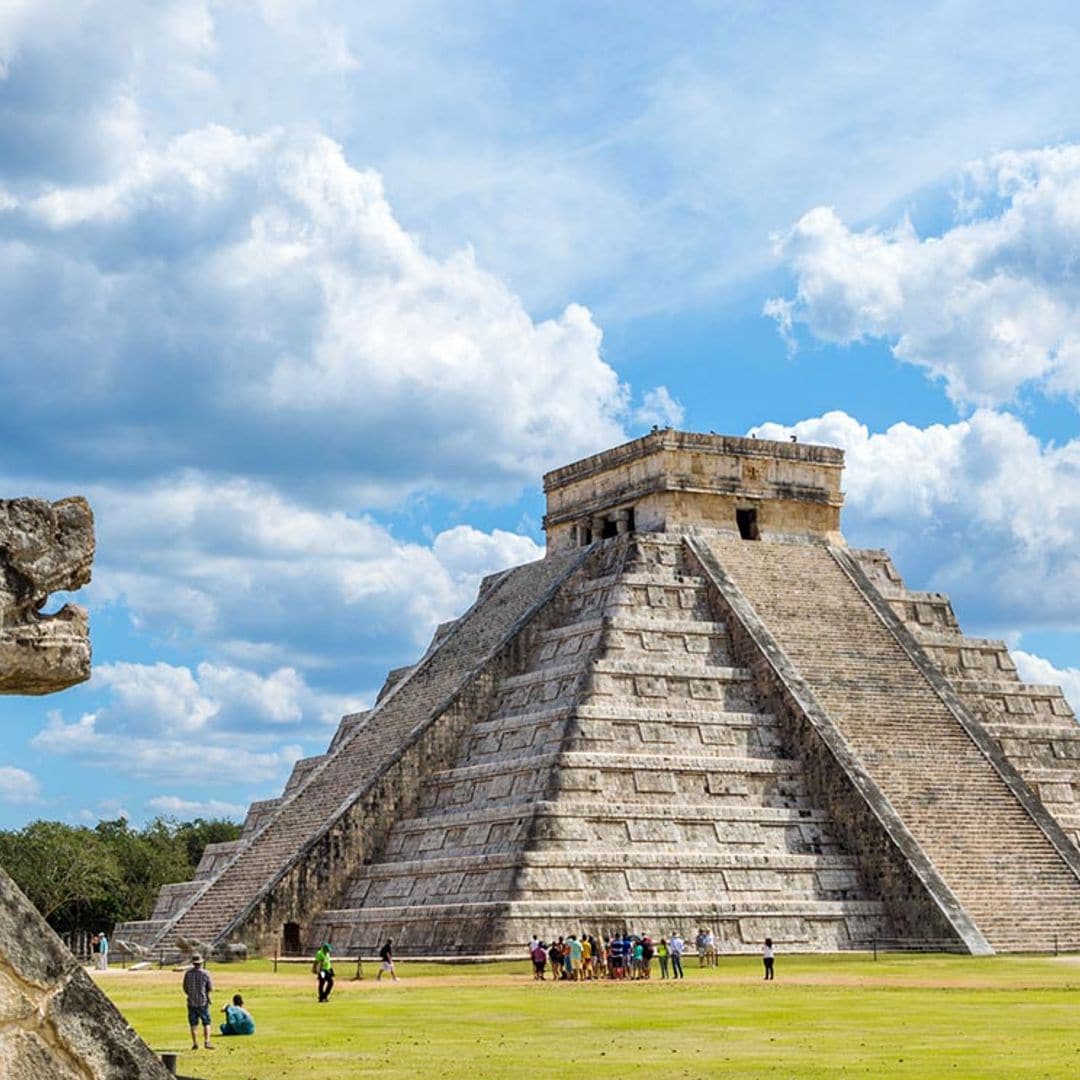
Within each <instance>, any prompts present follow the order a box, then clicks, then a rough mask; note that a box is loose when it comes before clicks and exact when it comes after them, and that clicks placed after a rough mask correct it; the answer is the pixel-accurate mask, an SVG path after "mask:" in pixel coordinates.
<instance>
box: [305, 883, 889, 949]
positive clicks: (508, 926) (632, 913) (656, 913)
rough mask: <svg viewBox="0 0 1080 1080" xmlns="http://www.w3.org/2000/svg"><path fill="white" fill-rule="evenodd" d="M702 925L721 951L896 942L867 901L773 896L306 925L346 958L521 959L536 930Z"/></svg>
mask: <svg viewBox="0 0 1080 1080" xmlns="http://www.w3.org/2000/svg"><path fill="white" fill-rule="evenodd" d="M699 927H708V928H709V929H711V930H712V931H713V933H714V935H715V936H716V940H717V947H718V949H719V951H721V952H723V953H752V954H754V955H759V954H760V952H761V943H762V942H763V941H764V940H765V938H766V937H771V938H772V939H773V940H774V941H778V942H780V941H782V942H784V947H785V948H786V949H787V950H789V951H793V952H795V951H797V952H837V951H840V950H845V949H869V948H871V947H872V945H873V941H874V939H876V938H889V937H891V936H893V930H892V926H891V924H890V922H889V919H888V916H887V914H886V911H885V909H884V906H883V905H882V904H881V903H878V902H874V901H865V900H842V901H839V900H837V901H828V900H796V899H786V898H784V897H782V896H778V895H775V894H771V895H769V896H768V897H767V898H764V899H761V900H758V901H755V902H753V903H751V904H744V903H738V902H725V901H718V900H716V899H715V898H712V899H708V898H703V899H699V900H694V899H689V898H687V899H681V898H680V899H678V900H669V899H666V898H660V897H659V896H656V895H653V896H642V897H641V898H638V899H634V900H627V899H622V900H605V899H581V900H560V901H556V900H532V899H530V900H517V901H510V902H509V903H504V902H500V901H491V902H486V903H462V904H440V905H430V906H428V905H425V906H422V907H417V906H410V905H388V906H386V907H375V906H371V907H364V908H346V909H332V910H328V911H326V912H324V913H323V914H322V916H321V917H320V918H319V920H318V921H317V922H316V923H315V924H314V926H313V927H312V934H311V938H310V941H309V942H307V944H309V945H310V944H313V943H315V942H317V941H332V942H334V944H335V945H336V946H337V947H338V948H339V949H341V950H343V951H345V952H346V953H348V954H352V953H355V952H365V953H367V952H371V953H373V952H375V951H376V946H377V945H378V944H379V943H381V942H383V941H385V940H386V939H387V938H392V939H393V941H394V948H395V950H396V951H397V952H398V953H399V954H400V955H403V956H410V955H412V956H430V955H434V956H478V957H479V956H493V957H494V956H506V957H514V958H524V957H525V955H526V952H525V946H526V943H527V942H528V941H529V940H530V938H531V937H532V935H533V934H539V935H540V937H541V938H542V939H543V940H545V941H553V940H554V939H555V938H556V937H558V936H560V935H562V936H565V935H567V934H582V933H592V934H595V935H596V936H597V937H605V936H609V935H611V934H614V933H616V932H620V931H623V930H630V931H632V932H634V933H640V934H650V935H651V936H652V937H653V938H654V940H659V939H660V938H661V937H664V936H667V937H671V936H672V935H673V934H674V933H676V932H678V933H680V934H681V935H682V936H683V937H684V938H686V939H688V940H690V941H692V940H693V936H694V934H695V933H696V932H697V930H698V928H699Z"/></svg>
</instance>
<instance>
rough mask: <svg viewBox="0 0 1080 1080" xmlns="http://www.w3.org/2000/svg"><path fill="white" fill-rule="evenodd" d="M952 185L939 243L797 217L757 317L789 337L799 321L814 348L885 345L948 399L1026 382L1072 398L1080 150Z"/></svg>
mask: <svg viewBox="0 0 1080 1080" xmlns="http://www.w3.org/2000/svg"><path fill="white" fill-rule="evenodd" d="M961 179H962V183H961V187H960V191H959V193H958V195H957V198H956V209H957V214H958V221H957V223H956V224H955V225H953V227H951V228H948V229H945V230H944V231H943V232H942V233H941V234H940V235H937V236H927V237H920V236H919V235H917V233H916V231H915V229H914V228H913V226H912V225H911V223H910V222H909V221H906V220H905V221H903V222H901V223H900V224H899V225H897V226H895V227H894V228H891V229H884V230H879V229H872V228H871V229H862V230H857V229H852V228H851V227H850V226H848V225H847V224H845V223H844V222H843V221H842V220H841V218H840V217H839V216H838V215H837V213H836V212H835V211H834V210H833V209H831V208H829V207H825V206H819V207H817V208H815V209H813V210H811V211H809V212H808V213H806V214H804V215H803V217H801V218H800V219H799V221H797V222H796V223H795V225H793V226H792V227H791V228H790V229H789V230H788V231H787V232H785V233H783V234H781V235H780V236H778V237H777V252H778V254H779V256H780V258H781V259H782V260H783V262H784V263H785V264H786V265H787V266H788V267H789V268H790V269H791V271H792V272H793V274H794V275H795V279H796V290H795V295H794V297H792V298H786V299H785V298H773V299H771V300H770V301H768V302H767V304H766V308H765V312H766V314H768V315H771V316H773V317H774V318H776V319H777V321H778V324H779V326H780V329H781V332H782V333H784V334H785V336H788V337H789V339H790V338H791V335H792V334H793V332H794V327H795V326H796V325H797V324H803V325H805V326H806V327H807V328H808V329H809V331H810V332H811V333H812V334H813V335H814V336H815V337H817V338H819V339H820V340H823V341H828V342H834V343H840V344H850V343H852V342H858V341H862V340H865V339H868V338H878V339H882V340H885V341H888V342H890V343H891V344H892V348H893V352H894V354H895V355H896V356H897V357H898V358H899V359H900V360H903V361H906V362H908V363H911V364H916V365H918V366H919V367H922V368H923V369H925V370H926V371H927V372H928V373H930V374H931V375H932V376H934V377H936V378H940V379H942V380H943V381H944V382H945V385H946V388H947V390H948V393H949V395H950V397H952V398H953V399H954V400H955V401H957V402H964V403H970V404H975V405H997V404H1001V403H1004V402H1008V401H1011V400H1012V399H1014V398H1015V397H1016V395H1017V393H1018V391H1020V390H1021V389H1023V388H1025V387H1029V386H1030V387H1033V388H1035V389H1037V390H1039V391H1040V392H1047V393H1055V394H1063V395H1066V396H1068V397H1070V398H1072V399H1073V400H1076V399H1077V398H1080V263H1078V261H1077V255H1076V253H1077V250H1078V246H1080V145H1064V146H1057V147H1051V148H1047V149H1044V150H1032V151H1023V152H1020V151H1017V152H1009V153H1001V154H997V155H995V156H994V157H991V158H989V159H988V160H986V161H984V162H980V163H977V164H975V165H972V166H970V167H969V168H968V169H967V170H966V171H965V173H964V174H963V177H962V178H961Z"/></svg>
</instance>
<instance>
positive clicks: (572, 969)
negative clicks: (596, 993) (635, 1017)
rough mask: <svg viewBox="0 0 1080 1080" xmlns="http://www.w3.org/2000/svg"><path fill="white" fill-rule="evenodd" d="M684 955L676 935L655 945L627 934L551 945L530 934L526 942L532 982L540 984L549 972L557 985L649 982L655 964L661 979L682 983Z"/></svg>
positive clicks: (567, 939) (579, 938)
mask: <svg viewBox="0 0 1080 1080" xmlns="http://www.w3.org/2000/svg"><path fill="white" fill-rule="evenodd" d="M685 951H686V943H685V942H684V941H683V939H682V937H681V936H680V935H679V934H678V933H674V934H672V935H671V937H670V938H667V937H662V938H660V940H659V941H654V940H653V938H651V937H650V936H649V935H648V934H631V933H630V932H629V931H628V930H624V931H623V932H622V933H621V934H620V933H616V934H614V935H612V936H611V937H603V938H597V937H595V936H594V935H592V934H589V933H582V934H581V935H580V936H579V935H577V934H571V935H570V936H569V937H560V938H558V939H557V940H555V941H553V942H551V943H550V944H547V943H545V942H543V941H541V940H540V938H539V937H538V936H537V935H536V934H533V937H532V941H530V942H529V957H530V959H531V960H532V964H533V978H534V979H537V980H538V981H541V982H542V981H543V980H544V979H545V978H546V974H545V973H546V972H547V970H548V969H549V968H550V971H551V977H552V979H554V980H556V981H570V982H583V981H588V980H590V979H605V978H606V979H632V980H638V979H649V978H651V977H652V971H653V961H654V960H655V961H656V962H657V963H658V965H659V967H660V978H661V979H667V978H669V977H670V978H673V979H681V978H682V977H683V966H682V958H683V953H684V952H685Z"/></svg>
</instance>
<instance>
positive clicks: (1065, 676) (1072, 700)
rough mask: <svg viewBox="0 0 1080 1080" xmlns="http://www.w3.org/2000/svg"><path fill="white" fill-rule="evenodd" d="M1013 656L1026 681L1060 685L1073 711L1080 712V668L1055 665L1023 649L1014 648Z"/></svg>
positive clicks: (1021, 675)
mask: <svg viewBox="0 0 1080 1080" xmlns="http://www.w3.org/2000/svg"><path fill="white" fill-rule="evenodd" d="M1012 656H1013V659H1014V660H1015V661H1016V670H1017V671H1018V672H1019V673H1020V678H1021V679H1023V680H1024V682H1028V683H1035V684H1036V685H1038V686H1060V687H1061V689H1062V690H1063V691H1064V692H1065V696H1066V697H1067V698H1068V699H1069V704H1070V705H1071V706H1072V710H1073V712H1074V713H1078V714H1080V668H1075V667H1065V668H1059V667H1055V666H1054V665H1053V664H1051V663H1050V661H1049V660H1044V659H1043V658H1042V657H1041V656H1035V655H1034V654H1033V653H1028V652H1024V651H1023V650H1022V649H1013V650H1012Z"/></svg>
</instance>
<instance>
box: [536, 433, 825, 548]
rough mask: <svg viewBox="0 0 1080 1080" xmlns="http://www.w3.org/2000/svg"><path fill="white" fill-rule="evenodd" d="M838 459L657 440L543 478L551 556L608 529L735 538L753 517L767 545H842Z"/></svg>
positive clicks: (777, 447)
mask: <svg viewBox="0 0 1080 1080" xmlns="http://www.w3.org/2000/svg"><path fill="white" fill-rule="evenodd" d="M843 460H844V455H843V452H842V451H840V450H835V449H833V448H831V447H824V446H808V445H803V444H799V443H781V442H772V441H769V440H766V439H743V438H738V437H735V436H727V435H698V434H692V433H689V432H682V431H672V430H670V429H668V430H663V431H657V432H654V433H652V434H651V435H646V436H644V437H643V438H641V439H635V440H634V441H632V442H629V443H626V444H624V445H623V446H618V447H615V448H614V449H612V450H607V451H605V452H604V453H601V454H595V455H593V456H592V457H589V458H585V459H583V460H582V461H579V462H575V463H574V464H572V465H567V466H565V467H564V468H561V469H555V470H554V471H553V472H550V473H548V474H547V475H546V476H545V477H544V491H545V493H546V495H547V514H546V516H545V518H544V528H545V530H546V532H547V540H548V550H549V551H559V550H562V549H564V548H567V547H574V546H576V545H578V544H580V543H582V542H583V535H584V533H585V531H587V532H588V533H589V535H590V536H591V539H593V540H597V539H600V538H601V536H602V535H603V532H604V528H605V526H604V522H605V521H606V522H607V523H608V524H609V525H611V524H614V523H616V522H618V523H620V524H621V525H628V523H629V515H630V512H631V511H632V512H633V519H634V526H635V528H637V529H638V530H641V531H661V530H667V531H677V530H678V529H680V528H682V527H686V526H693V525H704V526H709V527H711V528H717V529H725V530H729V531H731V532H737V531H738V525H737V523H736V511H737V510H754V511H755V512H756V514H757V525H758V527H759V528H760V530H761V535H762V536H763V537H772V536H793V537H803V538H819V539H827V540H828V541H829V542H833V543H839V542H842V539H841V536H840V507H841V504H842V503H843V495H842V494H841V492H840V475H841V471H842V469H843Z"/></svg>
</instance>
